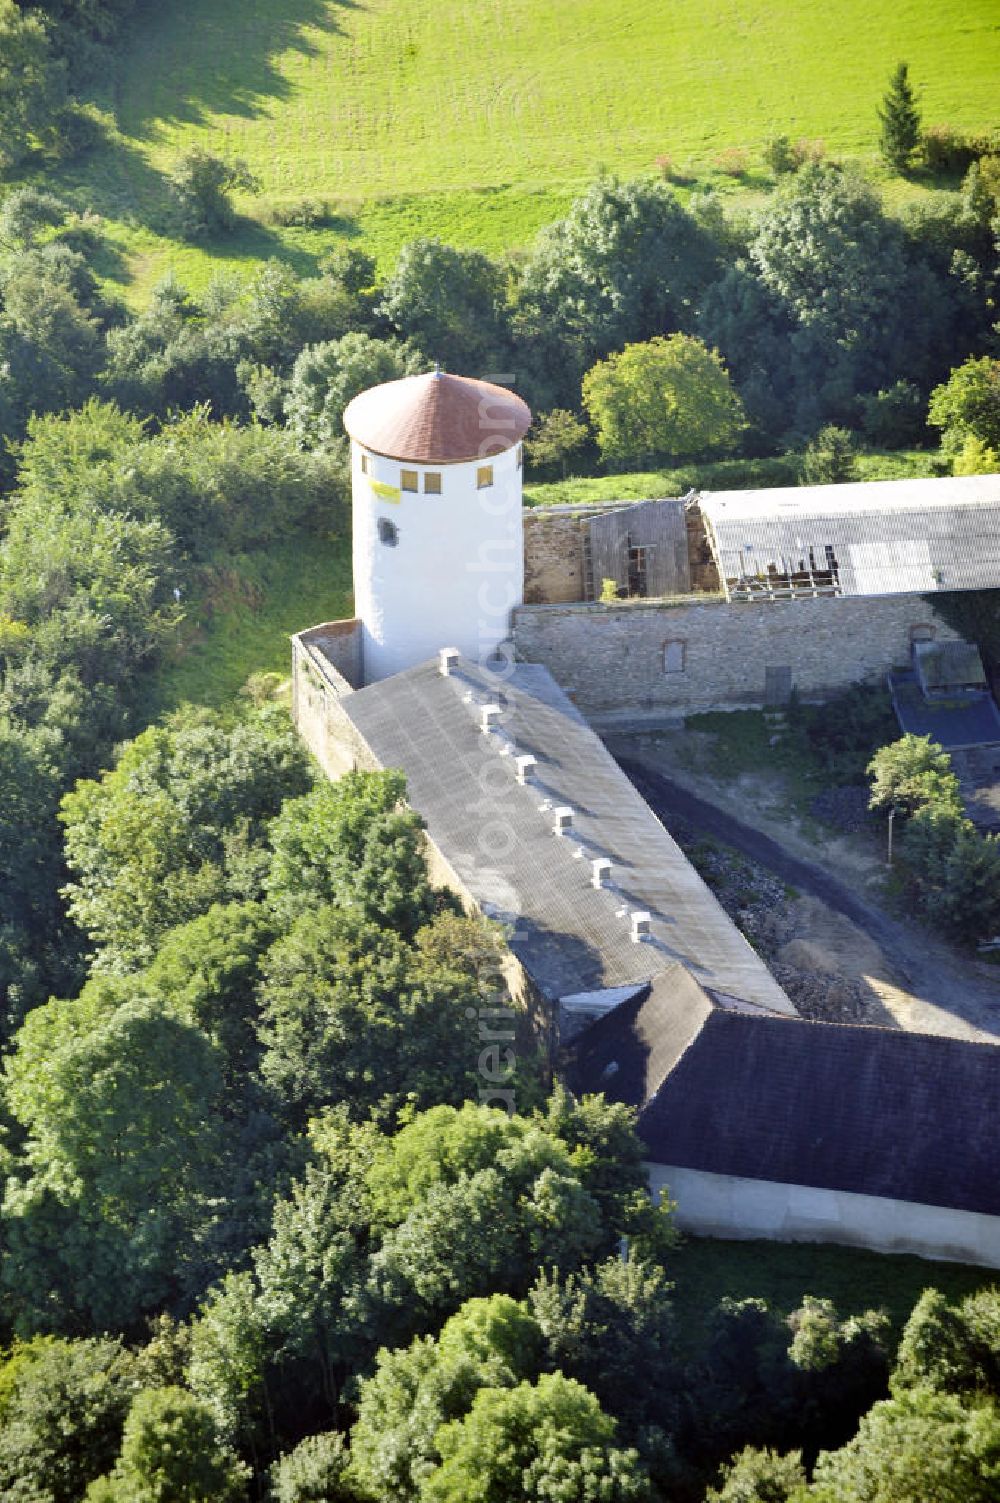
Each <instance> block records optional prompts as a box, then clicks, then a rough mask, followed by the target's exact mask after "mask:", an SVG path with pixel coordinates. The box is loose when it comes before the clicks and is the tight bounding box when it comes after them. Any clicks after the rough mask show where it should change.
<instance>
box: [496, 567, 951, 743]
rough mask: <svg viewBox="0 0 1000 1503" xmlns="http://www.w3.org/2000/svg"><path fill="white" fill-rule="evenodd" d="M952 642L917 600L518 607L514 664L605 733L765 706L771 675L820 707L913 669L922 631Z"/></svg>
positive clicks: (914, 597) (901, 597) (826, 599)
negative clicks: (538, 671) (779, 673)
mask: <svg viewBox="0 0 1000 1503" xmlns="http://www.w3.org/2000/svg"><path fill="white" fill-rule="evenodd" d="M918 628H919V630H920V633H921V634H922V635H924V636H926V635H927V633H928V630H929V631H930V632H931V633H932V634H933V635H934V636H935V637H938V638H941V639H945V638H954V637H956V636H957V633H955V632H953V631H952V630H951V629H950V628H949V627H947V626H945V625H944V624H943V623H942V622H941V621H939V620H938V619H937V618H936V617H935V615H934V613H933V612H932V611H931V609H930V607H929V606H928V605H927V604H926V602H925V601H924V600H923V598H922V597H921V596H919V595H883V596H872V597H864V598H862V597H851V598H831V597H819V598H816V599H805V600H782V601H775V602H772V603H767V604H764V603H757V602H755V603H752V604H741V605H740V604H727V603H726V602H724V601H710V602H700V601H694V602H691V603H688V602H686V601H685V602H682V603H678V604H652V603H650V604H647V603H643V602H624V601H623V602H621V603H619V604H617V605H601V604H599V603H590V604H578V605H534V606H533V605H523V606H520V607H518V609H517V610H515V611H514V621H513V635H514V645H515V649H516V652H517V656H518V657H519V658H522V659H524V660H526V661H528V662H533V663H544V665H545V667H546V668H548V669H549V671H550V673H552V675H553V676H554V677H555V678H556V679H557V680H558V682H559V683H560V684H561V685H562V686H563V688H564V689H565V690H566V692H567V693H568V694H569V695H570V696H571V698H572V699H573V700H574V702H575V703H576V704H577V705H578V706H579V707H580V709H581V710H582V711H583V713H584V714H585V715H586V716H587V717H588V718H589V719H591V720H593V721H595V722H596V723H597V724H598V725H600V724H605V725H615V724H624V723H630V722H636V723H642V722H643V721H648V722H649V723H654V722H655V721H657V720H660V721H663V720H670V719H678V718H680V717H682V716H684V715H686V714H690V713H692V712H694V711H697V710H712V709H738V708H752V707H757V706H760V705H762V704H763V703H764V693H765V682H766V678H767V670H768V669H772V670H775V669H790V670H791V682H792V685H793V687H794V688H795V689H796V690H797V691H798V693H799V694H800V695H801V696H802V698H804V699H824V698H828V697H829V696H830V695H832V694H835V693H837V692H838V691H839V690H841V689H845V688H848V687H849V686H850V685H851V684H855V683H858V682H862V681H866V680H867V681H869V682H870V681H874V680H878V679H879V678H881V677H882V675H884V674H885V673H887V672H888V671H889V669H890V668H894V667H906V666H908V664H909V661H910V641H911V636H912V634H913V633H914V631H915V629H918Z"/></svg>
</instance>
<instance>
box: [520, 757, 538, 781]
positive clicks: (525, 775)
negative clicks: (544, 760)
mask: <svg viewBox="0 0 1000 1503" xmlns="http://www.w3.org/2000/svg"><path fill="white" fill-rule="evenodd" d="M515 765H516V767H517V781H518V782H519V783H530V782H531V771H532V768H534V767H537V766H538V758H537V757H533V756H532V755H531V753H530V752H526V753H525V755H524V756H523V757H517V758H515Z"/></svg>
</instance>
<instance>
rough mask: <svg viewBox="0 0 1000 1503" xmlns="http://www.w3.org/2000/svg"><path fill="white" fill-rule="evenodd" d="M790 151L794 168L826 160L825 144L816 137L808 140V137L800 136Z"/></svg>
mask: <svg viewBox="0 0 1000 1503" xmlns="http://www.w3.org/2000/svg"><path fill="white" fill-rule="evenodd" d="M792 150H793V151H794V153H795V165H796V167H804V166H805V165H806V163H807V162H822V161H824V160H825V158H826V142H825V141H823V140H820V139H819V138H818V137H817V138H816V139H814V140H810V139H809V137H808V136H800V137H799V139H798V140H797V141H796V143H795V145H794V146H793V148H792Z"/></svg>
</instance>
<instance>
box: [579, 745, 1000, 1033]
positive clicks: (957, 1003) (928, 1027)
mask: <svg viewBox="0 0 1000 1503" xmlns="http://www.w3.org/2000/svg"><path fill="white" fill-rule="evenodd" d="M608 746H609V749H610V750H611V752H612V753H613V755H614V756H616V757H617V758H618V759H619V761H621V762H622V763H623V765H624V766H625V768H626V771H628V772H629V774H630V775H631V776H632V777H633V779H634V780H635V781H636V783H637V785H638V786H639V788H640V791H641V792H642V793H643V794H644V796H645V797H646V798H647V799H648V800H649V802H650V803H651V804H652V806H653V808H654V809H655V810H656V812H657V813H658V814H659V816H660V818H661V819H663V821H664V823H665V824H666V826H667V828H668V829H669V830H670V831H671V833H673V834H674V835H675V838H677V839H678V840H679V841H680V843H681V844H682V845H683V846H684V847H685V849H686V850H687V851H688V853H689V854H690V855H691V857H692V859H693V860H694V861H695V864H696V865H697V866H698V867H699V869H700V870H701V871H702V874H703V875H704V876H705V878H706V880H707V881H708V882H709V884H710V885H711V886H712V887H713V888H714V889H715V890H716V892H717V895H718V896H719V898H720V901H721V902H722V903H723V905H724V906H725V907H726V908H727V909H728V911H729V912H730V914H731V915H732V916H733V918H734V919H735V920H736V922H737V923H738V924H739V925H740V927H741V928H742V929H743V931H744V932H745V933H746V934H747V937H748V938H749V939H750V940H751V943H753V944H754V946H755V948H757V949H758V951H759V952H760V953H761V954H762V956H763V957H764V959H765V960H766V961H767V962H768V964H769V965H770V966H771V968H772V969H773V971H774V973H775V975H776V976H777V979H778V980H779V981H780V982H781V984H782V985H783V986H784V987H785V989H786V990H787V991H788V994H789V996H790V997H791V998H792V1000H793V1001H794V1002H795V1003H796V1005H797V1006H798V1007H799V1010H800V1011H801V1012H802V1013H803V1015H804V1016H807V1017H812V1018H819V1019H826V1020H830V1021H843V1022H856V1023H868V1024H878V1025H881V1026H893V1027H899V1028H909V1029H913V1030H915V1031H918V1032H922V1033H938V1034H945V1035H949V1036H951V1037H955V1038H966V1039H977V1040H980V1041H984V1042H987V1041H988V1042H991V1043H1000V968H998V967H997V966H996V965H994V964H991V963H989V962H987V961H979V960H977V959H975V958H973V957H972V956H968V955H965V954H961V953H959V952H958V951H956V950H955V949H954V948H953V947H951V946H949V945H947V944H945V943H944V942H943V941H941V940H940V939H938V938H937V937H936V936H935V935H933V934H931V933H929V932H928V931H927V929H926V928H924V927H921V926H920V925H919V924H917V923H915V922H912V921H909V920H907V919H904V918H902V917H900V916H898V915H897V914H894V913H893V912H892V911H891V908H892V902H891V891H890V890H889V889H887V877H888V875H889V874H888V871H887V867H886V862H885V847H884V844H883V842H884V839H885V828H884V822H878V823H875V822H872V823H869V822H867V821H864V822H863V823H862V827H861V828H860V829H858V830H850V829H841V830H837V829H831V828H830V827H828V826H826V825H824V824H823V823H821V822H820V821H819V820H818V819H816V818H815V817H814V816H812V815H810V814H809V813H808V812H806V810H805V804H804V801H803V796H802V787H801V781H800V780H799V779H797V777H796V774H795V771H794V769H779V768H776V769H771V768H767V767H760V768H756V769H749V770H748V769H740V768H739V767H738V765H737V766H733V765H732V764H729V771H728V772H720V771H718V770H717V768H718V762H717V761H715V762H713V757H712V750H713V748H712V735H711V733H708V732H702V731H697V730H695V731H692V730H685V729H680V728H678V729H677V730H664V731H657V732H645V733H641V734H635V735H616V736H612V737H609V738H608ZM723 765H727V764H726V763H725V759H723ZM847 822H848V823H849V822H850V821H847Z"/></svg>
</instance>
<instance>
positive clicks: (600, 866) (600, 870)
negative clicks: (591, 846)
mask: <svg viewBox="0 0 1000 1503" xmlns="http://www.w3.org/2000/svg"><path fill="white" fill-rule="evenodd" d="M590 872H591V876H590V882H591V886H592V887H607V885H608V883H609V882H610V881H611V862H610V861H609V860H608V858H607V856H598V858H597V860H596V861H592V862H591V863H590Z"/></svg>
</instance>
